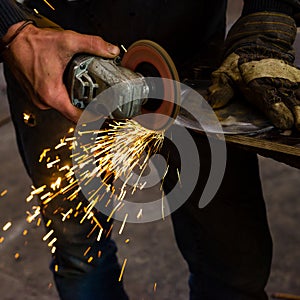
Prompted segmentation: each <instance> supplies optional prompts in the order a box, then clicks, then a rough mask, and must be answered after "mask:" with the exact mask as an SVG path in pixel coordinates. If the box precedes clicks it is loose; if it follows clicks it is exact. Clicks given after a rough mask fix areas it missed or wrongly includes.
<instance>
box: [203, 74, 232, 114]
mask: <svg viewBox="0 0 300 300" xmlns="http://www.w3.org/2000/svg"><path fill="white" fill-rule="evenodd" d="M233 96H234V89H233V88H232V86H231V79H230V77H229V76H228V75H227V74H225V73H223V72H218V70H217V71H215V72H214V73H213V74H212V85H211V86H210V87H209V88H208V95H207V101H208V103H209V104H210V105H211V106H212V108H215V109H217V108H221V107H223V106H225V105H226V104H227V103H228V102H229V101H230V100H231V99H232V98H233Z"/></svg>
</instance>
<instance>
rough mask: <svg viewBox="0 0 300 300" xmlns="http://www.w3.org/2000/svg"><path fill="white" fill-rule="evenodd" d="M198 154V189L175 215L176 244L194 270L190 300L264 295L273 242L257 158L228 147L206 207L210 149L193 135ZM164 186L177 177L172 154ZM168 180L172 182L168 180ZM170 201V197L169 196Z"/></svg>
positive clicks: (260, 298) (259, 297) (229, 299)
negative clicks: (221, 174) (204, 195)
mask: <svg viewBox="0 0 300 300" xmlns="http://www.w3.org/2000/svg"><path fill="white" fill-rule="evenodd" d="M194 138H195V141H196V143H197V146H198V151H199V155H200V173H199V179H198V182H197V185H196V188H195V190H194V191H193V193H192V194H191V196H190V197H189V199H188V200H187V201H186V202H185V204H184V205H183V206H182V207H181V208H179V209H178V210H177V211H175V212H174V213H173V214H172V220H173V226H174V231H175V236H176V240H177V244H178V247H179V249H180V251H181V253H182V255H183V257H184V258H185V260H186V261H187V263H188V266H189V270H190V280H189V285H190V299H191V300H218V299H220V300H254V299H256V300H265V299H267V295H266V293H265V292H264V288H265V285H266V283H267V280H268V277H269V273H270V265H271V257H272V241H271V236H270V232H269V227H268V223H267V217H266V210H265V204H264V199H263V195H262V189H261V184H260V179H259V170H258V162H257V157H256V155H255V154H253V153H248V152H245V151H241V150H239V149H236V148H234V147H231V146H228V148H227V167H226V171H225V175H224V179H223V181H222V184H221V186H220V188H219V190H218V192H217V194H216V196H215V197H214V199H213V200H212V201H211V202H210V203H209V204H208V205H207V206H206V207H204V208H203V209H200V208H199V207H198V202H199V199H200V195H201V193H202V191H203V189H204V186H205V184H206V180H207V178H208V174H209V172H210V149H209V145H208V143H207V141H206V140H205V139H204V138H200V137H197V135H196V134H194ZM169 159H170V161H169V165H170V171H169V177H168V178H166V184H165V189H166V190H167V191H168V190H170V189H171V188H172V184H170V183H172V182H174V181H175V180H176V178H177V174H176V168H175V167H174V168H171V166H176V165H178V160H179V159H180V158H179V157H176V156H174V155H173V156H172V155H170V156H169ZM168 180H169V183H168ZM170 201H172V199H170Z"/></svg>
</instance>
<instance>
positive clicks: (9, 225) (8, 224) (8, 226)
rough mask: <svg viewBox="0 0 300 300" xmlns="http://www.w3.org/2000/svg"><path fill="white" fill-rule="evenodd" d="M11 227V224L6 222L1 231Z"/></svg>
mask: <svg viewBox="0 0 300 300" xmlns="http://www.w3.org/2000/svg"><path fill="white" fill-rule="evenodd" d="M11 225H12V222H7V223H6V224H5V225H4V226H3V228H2V229H3V231H6V230H8V229H9V228H10V227H11Z"/></svg>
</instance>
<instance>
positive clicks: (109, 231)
mask: <svg viewBox="0 0 300 300" xmlns="http://www.w3.org/2000/svg"><path fill="white" fill-rule="evenodd" d="M113 227H114V225H113V224H111V226H110V228H109V230H108V231H107V233H106V236H105V238H108V237H109V235H110V233H111V231H112V229H113Z"/></svg>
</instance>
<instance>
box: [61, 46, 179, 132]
mask: <svg viewBox="0 0 300 300" xmlns="http://www.w3.org/2000/svg"><path fill="white" fill-rule="evenodd" d="M149 70H150V71H149ZM66 76H67V79H66V82H67V83H66V85H67V88H68V91H69V95H70V98H71V101H72V103H73V105H75V106H76V107H78V108H81V109H84V108H86V107H87V106H88V104H89V103H90V102H91V101H93V100H94V99H95V98H96V97H97V95H99V94H100V93H101V92H103V91H104V90H106V89H108V88H110V87H112V86H114V85H118V89H117V90H118V93H116V94H112V95H111V97H110V100H109V101H114V103H113V105H112V106H111V105H110V107H115V108H116V109H115V110H114V111H112V112H108V116H109V117H110V118H112V119H128V118H133V117H136V116H139V115H142V114H149V113H151V114H157V116H156V117H154V118H152V119H151V123H152V124H151V126H150V127H151V129H155V130H162V129H166V128H167V127H168V126H169V125H170V120H169V119H170V118H172V119H174V120H175V118H176V116H177V114H178V111H179V105H178V104H179V101H180V91H179V90H178V89H179V86H178V85H177V84H176V83H174V84H173V81H174V82H179V77H178V73H177V70H176V67H175V65H174V63H173V61H172V59H171V58H170V57H169V55H168V54H167V52H166V51H165V50H164V49H162V48H161V47H160V46H159V45H158V44H156V43H154V42H152V41H148V40H141V41H137V42H136V43H134V44H133V45H131V46H130V47H129V49H128V51H127V52H126V53H125V54H124V56H123V58H122V61H120V62H119V61H118V60H117V59H105V58H101V57H97V56H90V55H84V54H83V55H79V56H76V57H75V58H74V59H73V60H72V61H71V64H70V66H69V68H68V72H67V74H66ZM152 77H155V78H157V77H158V78H160V79H161V84H159V87H157V81H155V82H156V83H155V84H153V81H151V80H149V78H152ZM119 87H120V88H119ZM158 89H160V90H162V98H165V101H164V99H160V100H159V101H158V100H155V99H153V98H151V95H155V94H156V91H157V90H158ZM112 90H113V89H112ZM159 115H160V116H159ZM163 116H165V117H166V118H164V117H163ZM148 120H149V119H148ZM141 123H142V122H141ZM142 125H145V124H142ZM147 125H148V124H146V127H148V126H147Z"/></svg>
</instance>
